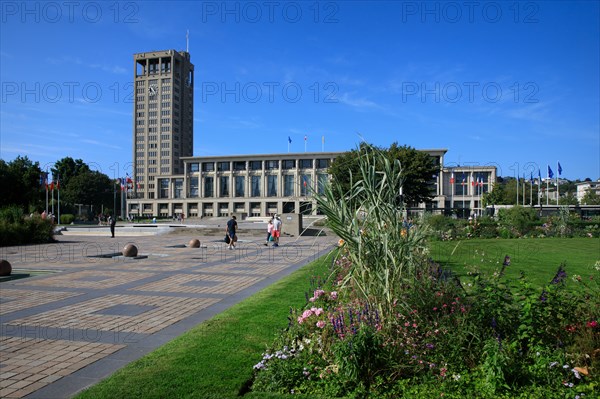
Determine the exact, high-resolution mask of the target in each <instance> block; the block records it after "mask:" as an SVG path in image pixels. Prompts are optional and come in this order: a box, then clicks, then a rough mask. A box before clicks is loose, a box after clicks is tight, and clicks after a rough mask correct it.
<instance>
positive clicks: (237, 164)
mask: <svg viewBox="0 0 600 399" xmlns="http://www.w3.org/2000/svg"><path fill="white" fill-rule="evenodd" d="M233 170H246V161H234V162H233Z"/></svg>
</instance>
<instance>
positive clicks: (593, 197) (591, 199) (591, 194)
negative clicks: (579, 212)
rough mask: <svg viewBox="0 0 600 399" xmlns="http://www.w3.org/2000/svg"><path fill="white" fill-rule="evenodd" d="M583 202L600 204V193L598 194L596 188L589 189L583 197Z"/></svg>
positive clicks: (585, 203) (584, 203)
mask: <svg viewBox="0 0 600 399" xmlns="http://www.w3.org/2000/svg"><path fill="white" fill-rule="evenodd" d="M581 203H582V204H583V205H600V195H598V194H596V192H595V191H594V190H591V189H590V190H587V191H586V192H585V195H584V196H583V198H582V199H581Z"/></svg>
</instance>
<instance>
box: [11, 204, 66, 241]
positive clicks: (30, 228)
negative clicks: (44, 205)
mask: <svg viewBox="0 0 600 399" xmlns="http://www.w3.org/2000/svg"><path fill="white" fill-rule="evenodd" d="M53 230H54V226H53V224H52V222H51V221H50V220H45V219H42V218H41V217H40V216H39V215H34V216H33V217H24V216H23V211H22V210H21V209H20V208H18V207H9V208H4V209H2V210H0V246H10V245H23V244H42V243H47V242H52V241H53V234H54V233H53Z"/></svg>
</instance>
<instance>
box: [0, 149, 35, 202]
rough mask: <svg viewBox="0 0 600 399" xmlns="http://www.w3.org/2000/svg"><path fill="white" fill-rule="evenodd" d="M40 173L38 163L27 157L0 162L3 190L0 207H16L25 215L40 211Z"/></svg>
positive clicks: (0, 178) (0, 177)
mask: <svg viewBox="0 0 600 399" xmlns="http://www.w3.org/2000/svg"><path fill="white" fill-rule="evenodd" d="M41 172H42V171H41V169H40V165H39V163H38V162H33V161H31V160H30V159H29V158H28V157H27V156H25V157H21V156H18V157H17V158H15V159H14V160H13V161H11V162H8V163H7V162H5V161H4V160H0V184H1V185H2V188H3V190H2V195H1V196H0V207H4V206H8V205H16V206H18V207H20V208H21V209H23V210H24V211H25V212H27V213H28V212H31V211H34V210H41V208H42V207H43V198H44V196H43V194H42V193H43V190H42V185H41V182H40V176H41Z"/></svg>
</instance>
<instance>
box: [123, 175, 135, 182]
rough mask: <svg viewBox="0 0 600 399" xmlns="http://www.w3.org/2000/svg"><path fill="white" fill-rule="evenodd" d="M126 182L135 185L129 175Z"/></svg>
mask: <svg viewBox="0 0 600 399" xmlns="http://www.w3.org/2000/svg"><path fill="white" fill-rule="evenodd" d="M125 181H126V182H127V184H133V180H131V177H129V175H127V178H126V180H125Z"/></svg>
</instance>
